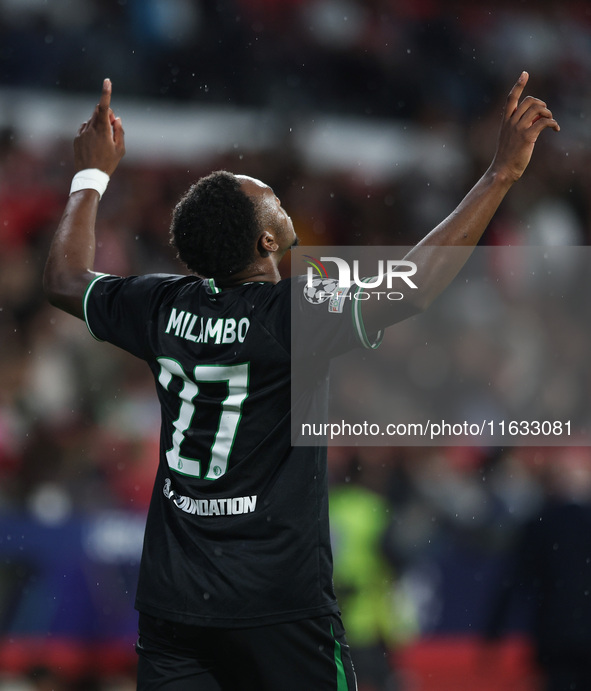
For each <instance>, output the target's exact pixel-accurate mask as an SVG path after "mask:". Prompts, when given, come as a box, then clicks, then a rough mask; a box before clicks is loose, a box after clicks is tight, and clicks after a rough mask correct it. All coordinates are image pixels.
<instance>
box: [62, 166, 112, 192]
mask: <svg viewBox="0 0 591 691" xmlns="http://www.w3.org/2000/svg"><path fill="white" fill-rule="evenodd" d="M109 179H110V178H109V176H108V175H107V174H106V173H103V171H102V170H99V169H98V168H86V169H85V170H81V171H79V172H78V173H76V175H74V177H73V178H72V186H71V187H70V194H72V192H78V191H79V190H96V191H97V192H98V193H99V199H101V198H102V196H103V194H104V193H105V190H106V189H107V185H108V184H109Z"/></svg>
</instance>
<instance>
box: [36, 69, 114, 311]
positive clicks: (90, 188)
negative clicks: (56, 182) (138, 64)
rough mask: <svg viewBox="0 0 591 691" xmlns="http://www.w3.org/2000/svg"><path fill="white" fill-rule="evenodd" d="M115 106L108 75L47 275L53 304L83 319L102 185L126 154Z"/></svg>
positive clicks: (78, 148) (79, 140) (78, 156)
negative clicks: (112, 108) (112, 102)
mask: <svg viewBox="0 0 591 691" xmlns="http://www.w3.org/2000/svg"><path fill="white" fill-rule="evenodd" d="M110 106H111V81H110V80H109V79H105V81H104V82H103V90H102V93H101V98H100V101H99V103H98V105H97V106H96V108H95V109H94V112H93V114H92V116H91V118H90V120H88V121H87V122H84V123H83V124H82V125H81V127H80V129H79V130H78V134H77V135H76V138H75V140H74V164H75V169H76V171H77V173H80V175H77V176H75V178H74V182H73V188H72V189H73V190H76V188H78V189H77V190H76V191H72V192H71V194H70V197H69V198H68V202H67V204H66V208H65V210H64V213H63V216H62V218H61V220H60V222H59V225H58V228H57V231H56V233H55V236H54V238H53V241H52V243H51V247H50V250H49V256H48V258H47V262H46V264H45V272H44V275H43V289H44V291H45V294H46V295H47V298H48V300H49V301H50V302H51V304H52V305H54V306H55V307H59V308H60V309H62V310H64V311H66V312H69V313H70V314H73V315H74V316H75V317H80V318H81V319H82V318H83V317H84V314H83V306H82V303H83V299H84V291H85V290H86V287H87V286H88V283H89V282H90V280H91V279H92V278H93V276H95V275H96V274H95V273H94V272H93V267H94V249H95V223H96V215H97V211H98V204H99V199H100V192H99V191H98V189H97V188H99V189H100V187H101V185H100V182H102V181H103V180H104V181H105V184H106V181H108V178H107V177H105V175H104V174H106V175H107V176H109V177H110V176H111V175H112V174H113V172H114V171H115V169H116V168H117V165H118V163H119V161H120V160H121V158H122V157H123V155H124V154H125V141H124V134H123V128H122V126H121V119H120V118H116V117H115V115H114V113H113V111H112V110H111V107H110ZM96 171H101V172H99V173H97V172H96ZM101 173H102V175H101ZM101 178H102V180H101ZM97 182H98V183H99V184H97Z"/></svg>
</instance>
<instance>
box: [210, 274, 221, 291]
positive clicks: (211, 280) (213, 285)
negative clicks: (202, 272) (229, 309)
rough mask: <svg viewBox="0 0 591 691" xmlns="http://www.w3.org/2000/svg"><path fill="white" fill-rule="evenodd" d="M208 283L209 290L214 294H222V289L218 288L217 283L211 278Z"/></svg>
mask: <svg viewBox="0 0 591 691" xmlns="http://www.w3.org/2000/svg"><path fill="white" fill-rule="evenodd" d="M207 282H208V283H209V289H210V290H211V292H212V293H214V294H217V293H221V292H222V289H221V288H218V287H217V286H216V284H215V281H214V280H213V278H209V279H208V280H207Z"/></svg>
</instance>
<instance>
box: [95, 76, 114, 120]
mask: <svg viewBox="0 0 591 691" xmlns="http://www.w3.org/2000/svg"><path fill="white" fill-rule="evenodd" d="M111 89H112V85H111V80H110V79H109V78H107V79H105V80H104V81H103V90H102V92H101V98H100V101H99V103H98V110H99V113H101V114H105V115H107V114H108V113H109V108H110V106H111Z"/></svg>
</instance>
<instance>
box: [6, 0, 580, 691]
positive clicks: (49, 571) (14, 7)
mask: <svg viewBox="0 0 591 691" xmlns="http://www.w3.org/2000/svg"><path fill="white" fill-rule="evenodd" d="M522 69H527V70H528V71H529V72H530V74H531V80H530V84H528V87H527V92H528V93H533V94H536V95H539V96H541V97H543V98H546V99H547V100H548V102H549V104H550V106H551V107H552V110H553V113H554V115H555V116H556V117H557V119H558V121H559V122H560V124H561V127H562V132H561V133H560V135H559V136H551V135H550V136H545V137H544V141H543V143H541V145H540V146H539V147H538V148H537V150H536V152H535V155H534V158H533V161H532V163H531V165H530V168H529V169H528V172H527V174H526V176H525V178H524V179H523V180H522V181H520V183H519V184H518V185H517V186H516V187H515V188H514V189H513V190H512V191H511V192H510V195H509V197H508V198H507V199H506V200H505V202H504V203H503V206H502V208H501V210H500V211H499V212H498V214H497V215H496V217H495V219H494V221H493V223H492V225H491V227H490V229H489V231H488V233H487V236H486V242H487V243H490V244H501V245H503V244H575V245H576V244H579V245H587V244H589V240H590V238H591V209H590V206H589V204H590V202H589V195H588V193H587V190H588V187H589V184H588V183H589V175H590V174H589V170H591V167H590V166H589V158H590V153H589V152H590V151H591V149H590V147H589V139H590V137H591V131H590V129H589V124H588V118H589V100H590V98H591V96H590V92H589V88H588V84H589V83H590V81H591V80H590V76H591V8H590V7H589V5H588V3H585V2H572V3H568V2H560V3H559V2H551V1H548V0H547V1H546V2H539V1H538V2H530V1H529V0H525V1H523V2H519V3H515V2H511V3H509V2H495V3H481V4H478V5H475V4H474V3H471V2H464V3H462V2H440V3H439V2H436V1H429V0H422V1H419V0H413V1H411V0H408V1H400V2H394V1H393V0H371V1H366V2H360V1H354V0H314V1H312V0H282V1H281V2H278V1H277V2H275V1H273V0H220V1H215V2H213V1H212V2H206V1H205V0H203V1H202V2H198V1H197V0H194V1H191V0H77V1H76V3H75V7H74V3H72V2H71V1H69V0H47V1H42V0H0V352H1V357H0V679H1V681H0V688H3V689H27V690H28V689H31V688H33V689H35V688H55V689H68V690H69V689H74V688H78V689H86V690H88V689H101V690H103V689H111V690H113V691H114V690H117V691H119V690H123V689H127V688H132V681H131V680H132V678H133V665H134V653H133V647H132V644H133V641H134V637H135V614H134V611H133V608H132V602H133V592H134V587H135V576H136V571H137V566H138V558H139V552H140V547H141V536H142V530H143V517H144V512H145V510H146V506H147V502H148V499H149V493H150V490H151V483H152V474H153V470H154V458H155V455H156V451H157V441H158V440H157V429H158V417H159V413H158V409H157V407H156V402H155V400H154V397H153V395H152V387H153V385H152V383H151V381H149V379H148V376H147V369H145V368H144V367H143V366H142V364H141V363H137V362H135V361H134V360H133V359H131V358H130V357H127V356H126V355H125V354H124V353H120V352H118V351H116V350H115V349H114V348H111V347H110V346H108V345H104V344H98V343H96V342H94V341H93V340H92V339H91V338H90V337H89V336H88V334H87V333H86V330H85V327H84V326H83V325H81V324H79V323H77V322H76V321H75V320H74V319H72V318H70V317H68V316H66V315H63V314H61V313H59V312H58V311H56V310H54V309H53V308H51V307H50V306H48V305H47V304H46V302H45V300H44V298H43V296H42V294H41V286H40V277H41V271H42V266H43V262H44V259H45V256H46V252H47V248H48V244H49V241H50V238H51V235H52V233H53V230H54V228H55V225H56V222H57V220H58V218H59V214H60V213H61V209H62V208H63V204H64V201H65V198H66V194H67V189H68V187H69V182H70V179H71V175H72V162H71V161H72V157H71V151H72V150H71V140H72V136H73V134H74V132H75V130H76V128H77V127H78V125H79V123H80V122H81V121H82V120H84V119H86V118H87V117H88V115H89V114H90V110H91V108H92V106H93V104H94V103H95V102H96V100H97V97H98V90H99V89H100V84H101V81H102V79H103V77H105V76H109V77H111V79H112V80H113V83H114V91H115V96H114V107H115V109H116V111H117V113H118V114H119V115H121V116H122V118H123V124H124V127H125V128H126V132H127V148H128V155H127V157H126V159H125V160H124V162H123V163H122V165H121V166H120V169H119V170H118V171H117V174H116V179H115V180H114V182H113V184H112V186H111V188H110V189H109V191H108V193H107V194H106V196H105V198H104V200H103V202H102V204H101V214H100V221H99V238H100V241H99V246H98V252H97V268H98V269H99V270H100V269H102V270H108V271H110V272H113V273H141V272H147V271H152V270H159V271H162V270H164V271H166V270H169V269H170V270H175V269H176V268H178V267H177V265H176V263H175V260H174V258H173V256H172V254H171V252H170V249H169V248H168V246H167V227H168V219H169V213H170V208H171V206H172V204H173V203H174V201H175V200H176V198H177V197H178V196H179V194H180V192H181V191H182V190H183V189H184V188H185V187H186V186H187V184H188V183H189V182H191V181H192V180H194V179H195V178H197V177H199V176H200V175H202V174H204V173H207V172H209V171H210V170H213V169H217V168H227V169H229V170H232V171H234V172H244V173H248V174H250V175H253V176H256V177H260V178H262V179H264V180H265V181H266V182H267V183H269V184H271V185H272V187H273V188H274V189H275V191H276V192H277V194H278V196H279V197H280V199H281V200H282V203H283V205H284V206H285V208H286V209H287V210H288V211H289V212H290V214H291V215H292V217H293V220H294V223H295V226H296V230H297V231H298V234H299V235H300V237H301V238H302V241H303V243H306V244H321V245H330V244H334V245H339V244H340V245H356V244H375V245H388V244H404V245H408V244H412V243H413V242H414V241H416V240H417V239H418V238H420V237H421V236H422V235H423V234H424V233H425V232H426V231H427V230H429V229H430V228H431V227H433V225H434V224H435V223H437V222H438V221H439V220H441V218H443V217H444V216H445V215H446V214H447V213H448V212H449V211H451V210H452V209H453V207H454V206H455V205H456V204H457V202H458V201H459V200H460V198H461V196H462V195H463V193H464V192H465V191H466V190H467V189H468V187H469V186H470V185H471V184H472V182H473V181H475V179H476V178H477V177H478V176H479V175H480V174H481V173H482V172H483V170H484V168H485V167H486V165H487V164H488V161H489V160H490V157H491V155H492V152H493V150H494V143H495V138H496V133H497V127H498V119H499V114H500V109H501V107H502V103H503V99H504V97H505V94H506V92H507V90H508V88H509V86H510V85H511V84H512V83H513V82H514V81H515V79H516V77H517V75H518V74H519V73H520V72H521V70H522ZM576 374H577V373H573V375H574V376H576ZM589 462H590V460H589V452H588V450H587V449H585V448H579V449H571V450H566V449H543V448H531V449H530V448H519V449H510V448H507V449H475V448H465V447H458V448H445V449H428V450H426V449H420V448H413V449H396V448H390V449H381V448H372V449H348V448H338V449H332V450H331V453H330V463H331V476H332V480H333V493H334V495H335V497H337V499H336V500H335V506H337V505H338V506H339V507H341V511H342V512H343V516H339V517H335V556H336V559H337V567H338V568H337V574H336V578H337V586H339V585H341V589H342V592H343V593H344V594H343V600H345V597H346V596H347V595H350V593H351V588H353V589H355V588H357V589H358V590H359V591H362V590H363V587H364V584H366V583H367V582H369V583H370V586H369V592H370V593H372V592H373V593H375V592H376V589H377V590H380V593H381V595H382V596H383V598H384V599H383V600H381V601H380V604H379V605H378V609H380V610H381V611H382V612H384V611H388V610H387V609H386V610H384V607H391V608H392V612H396V616H395V615H394V614H392V616H391V617H389V616H386V617H381V618H380V617H379V618H377V620H376V621H374V620H371V618H369V617H368V618H367V619H369V620H365V619H364V617H363V616H360V615H359V614H358V613H359V611H361V612H365V613H367V612H369V611H371V607H372V606H375V602H374V603H372V602H369V601H364V600H362V601H361V604H357V612H353V613H352V614H351V617H350V619H351V625H350V629H351V630H350V635H351V638H352V639H353V640H352V642H354V641H355V639H356V638H358V640H359V641H360V645H364V644H365V643H367V642H368V641H371V640H373V639H372V637H373V636H375V634H376V630H377V629H379V628H380V627H381V628H382V630H383V631H384V633H383V635H384V636H385V637H386V639H387V641H388V644H389V646H390V649H391V652H392V659H393V660H394V662H395V666H396V668H397V669H398V675H399V688H401V689H404V690H409V691H413V690H415V689H416V690H418V689H436V690H437V691H445V690H446V689H448V688H449V689H452V688H453V689H455V690H460V689H462V688H471V689H472V688H479V689H480V690H484V691H486V690H487V689H490V690H491V691H492V690H493V689H506V688H513V689H520V690H523V691H533V690H534V689H537V688H539V686H538V681H537V680H538V671H537V670H536V669H535V667H534V666H533V665H532V663H531V660H530V657H529V651H530V641H531V637H530V636H531V629H530V628H529V627H528V622H529V618H528V612H527V607H526V606H525V601H523V602H522V603H521V605H520V603H519V598H517V602H516V605H515V607H514V608H512V610H511V612H510V613H509V615H508V622H507V627H506V630H507V632H508V637H506V638H504V639H503V643H502V644H501V645H500V646H499V647H497V648H495V649H492V648H487V647H484V646H482V645H481V644H480V640H481V636H482V635H483V633H484V632H485V630H486V629H487V622H488V621H489V620H490V618H491V612H494V609H495V604H494V603H495V601H496V597H497V595H496V593H497V590H498V588H499V587H500V586H501V585H502V583H503V582H504V574H505V573H506V567H507V564H508V563H509V562H510V561H511V557H512V554H513V552H512V546H513V545H514V544H515V542H516V540H517V539H518V536H519V533H520V530H521V527H522V526H523V525H524V523H525V521H526V520H527V519H528V518H530V517H532V516H535V515H536V512H539V510H540V507H541V506H542V504H543V502H544V501H545V499H546V498H547V497H548V496H550V495H556V494H557V493H559V492H560V491H571V490H572V487H568V488H565V487H564V486H565V485H567V484H568V481H569V480H570V479H571V478H573V481H572V482H571V483H570V484H571V485H572V484H573V483H574V485H575V486H576V487H577V488H578V490H579V494H583V493H584V492H586V490H587V487H588V485H589V482H588V476H589ZM557 471H559V472H557ZM346 491H352V494H351V496H350V497H349V499H347V500H344V501H343V499H342V497H343V493H344V496H347V495H346ZM589 494H590V493H589V492H587V494H586V497H585V500H586V501H591V500H590V499H589ZM343 505H344V506H345V507H346V509H345V510H343V509H342V507H343ZM349 507H351V508H350V509H349ZM353 507H355V508H353ZM363 507H365V511H364V510H363ZM357 511H359V514H357V513H355V512H357ZM354 513H355V515H359V516H366V517H371V518H367V520H365V521H363V520H362V519H361V518H359V519H358V520H357V521H355V522H354V524H353V525H352V526H351V525H350V521H349V523H348V522H347V514H354ZM335 515H336V514H335ZM378 515H379V517H380V519H379V520H377V519H376V516H378ZM341 518H342V520H341ZM359 525H362V526H363V528H364V530H367V534H365V535H363V534H362V535H361V537H359V536H358V538H357V539H358V542H357V543H355V542H352V543H351V544H353V545H355V544H357V545H358V551H359V553H360V555H361V554H362V556H360V557H359V559H357V560H355V559H354V563H353V564H350V563H348V562H346V561H345V563H344V565H343V567H342V568H343V571H344V573H345V574H350V573H352V572H355V573H356V574H357V575H358V578H359V581H358V582H356V583H354V584H350V583H349V584H348V583H345V582H344V579H343V582H342V584H339V578H343V577H342V576H341V573H340V568H341V567H340V559H341V557H343V554H344V555H345V557H346V558H348V559H352V558H353V556H354V553H355V548H353V549H352V550H351V549H348V550H347V549H345V548H344V547H343V546H344V545H346V544H347V542H346V540H347V539H351V540H354V539H355V535H352V533H354V532H355V528H356V527H359ZM361 545H363V549H361ZM368 545H369V546H370V547H372V549H367V547H368ZM376 572H379V574H380V577H379V579H378V580H379V585H378V586H376V585H375V584H374V585H371V583H372V581H371V579H372V577H374V578H375V574H376ZM384 584H385V586H384ZM347 589H348V590H347ZM369 599H370V600H371V596H370V597H369ZM384 603H387V605H384ZM352 606H355V604H354V605H352ZM345 609H346V608H345ZM346 616H347V613H346V611H345V617H346ZM383 619H385V622H384V621H383ZM587 628H591V624H589V626H588V627H587ZM33 668H35V670H33ZM52 675H53V676H52ZM475 680H477V681H475ZM43 684H46V685H45V686H44V685H43ZM375 688H377V687H375Z"/></svg>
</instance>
